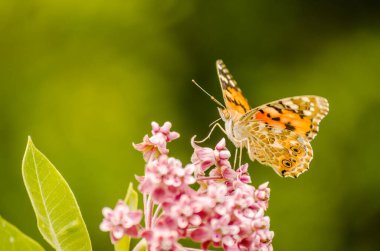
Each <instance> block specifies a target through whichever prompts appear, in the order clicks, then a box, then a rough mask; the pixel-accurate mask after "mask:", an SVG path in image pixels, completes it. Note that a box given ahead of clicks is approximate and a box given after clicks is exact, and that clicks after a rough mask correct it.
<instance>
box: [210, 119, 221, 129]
mask: <svg viewBox="0 0 380 251" xmlns="http://www.w3.org/2000/svg"><path fill="white" fill-rule="evenodd" d="M221 119H222V118H218V119H217V120H215V121H214V122H212V123H211V124H210V125H209V126H208V127H211V126H213V125H214V124H215V123H217V122H218V121H219V120H221Z"/></svg>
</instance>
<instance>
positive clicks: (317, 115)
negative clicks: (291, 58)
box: [238, 96, 329, 141]
mask: <svg viewBox="0 0 380 251" xmlns="http://www.w3.org/2000/svg"><path fill="white" fill-rule="evenodd" d="M328 110H329V105H328V102H327V100H326V99H325V98H322V97H318V96H299V97H291V98H285V99H281V100H277V101H274V102H271V103H268V104H265V105H262V106H260V107H257V108H255V109H252V110H251V111H250V112H248V113H246V114H245V115H244V116H243V117H241V119H240V120H239V122H238V123H239V124H241V125H244V124H246V123H247V122H248V121H250V120H259V121H262V122H263V123H265V124H268V125H270V126H273V127H277V128H282V129H287V130H289V131H292V132H295V133H297V134H299V135H302V136H304V137H305V138H307V139H308V140H309V141H311V140H312V139H314V137H315V136H316V135H317V133H318V130H319V123H320V122H321V120H322V119H323V118H324V117H325V116H326V115H327V113H328Z"/></svg>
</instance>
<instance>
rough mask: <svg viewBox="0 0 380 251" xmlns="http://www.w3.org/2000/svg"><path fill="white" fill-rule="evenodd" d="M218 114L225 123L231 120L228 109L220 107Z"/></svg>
mask: <svg viewBox="0 0 380 251" xmlns="http://www.w3.org/2000/svg"><path fill="white" fill-rule="evenodd" d="M218 112H219V114H220V117H221V118H222V119H223V121H224V122H226V121H228V120H230V119H231V114H230V112H229V111H228V110H227V109H226V108H224V107H223V108H222V107H218Z"/></svg>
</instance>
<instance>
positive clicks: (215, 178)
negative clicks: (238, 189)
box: [197, 176, 223, 181]
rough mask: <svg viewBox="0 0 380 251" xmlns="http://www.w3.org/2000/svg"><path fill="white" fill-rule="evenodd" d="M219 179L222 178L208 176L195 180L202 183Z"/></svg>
mask: <svg viewBox="0 0 380 251" xmlns="http://www.w3.org/2000/svg"><path fill="white" fill-rule="evenodd" d="M220 179H223V177H222V176H209V177H206V176H203V177H199V178H197V181H203V180H220Z"/></svg>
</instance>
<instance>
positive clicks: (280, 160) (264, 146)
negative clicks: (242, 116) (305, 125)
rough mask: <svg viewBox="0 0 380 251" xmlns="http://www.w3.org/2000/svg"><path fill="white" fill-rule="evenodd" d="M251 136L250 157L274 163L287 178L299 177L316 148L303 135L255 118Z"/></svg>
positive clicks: (251, 126) (248, 139) (268, 163)
mask: <svg viewBox="0 0 380 251" xmlns="http://www.w3.org/2000/svg"><path fill="white" fill-rule="evenodd" d="M249 135H250V136H249V137H248V138H247V144H248V145H247V148H248V154H249V157H250V158H251V159H252V160H255V159H256V160H258V161H259V162H260V163H261V164H264V165H268V166H271V167H272V168H273V169H274V170H275V171H276V173H277V174H279V175H281V176H284V177H298V176H299V175H300V174H301V173H303V172H305V171H307V170H308V169H309V164H310V161H311V159H312V157H313V149H312V148H311V145H310V143H309V142H308V140H306V139H305V138H304V137H303V136H301V135H298V134H297V133H295V132H292V131H289V130H287V129H283V128H279V127H273V126H270V125H268V124H265V123H263V122H261V121H252V122H251V123H250V128H249Z"/></svg>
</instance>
